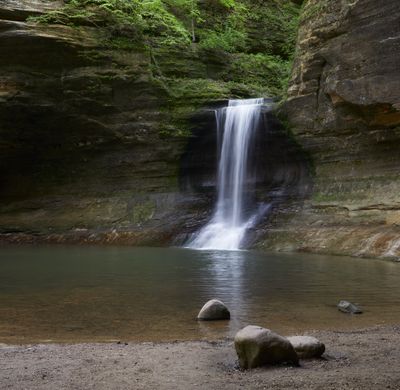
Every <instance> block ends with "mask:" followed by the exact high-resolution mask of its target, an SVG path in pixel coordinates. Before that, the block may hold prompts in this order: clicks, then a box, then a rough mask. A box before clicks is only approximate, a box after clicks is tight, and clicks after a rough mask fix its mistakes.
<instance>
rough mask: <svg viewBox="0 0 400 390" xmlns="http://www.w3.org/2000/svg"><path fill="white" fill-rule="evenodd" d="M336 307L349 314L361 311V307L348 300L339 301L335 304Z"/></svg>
mask: <svg viewBox="0 0 400 390" xmlns="http://www.w3.org/2000/svg"><path fill="white" fill-rule="evenodd" d="M337 307H338V309H339V310H340V311H341V312H343V313H349V314H361V313H362V310H361V308H359V307H358V306H356V305H355V304H354V303H351V302H348V301H340V302H339V304H338V305H337Z"/></svg>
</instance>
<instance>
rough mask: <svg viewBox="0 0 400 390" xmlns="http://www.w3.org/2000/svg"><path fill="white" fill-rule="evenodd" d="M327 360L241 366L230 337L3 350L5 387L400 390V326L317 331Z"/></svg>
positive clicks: (0, 363) (1, 384)
mask: <svg viewBox="0 0 400 390" xmlns="http://www.w3.org/2000/svg"><path fill="white" fill-rule="evenodd" d="M308 334H310V335H314V336H316V337H318V338H319V339H320V340H321V341H323V342H324V343H325V344H326V352H325V354H324V358H323V359H318V360H308V361H306V360H302V361H301V367H299V368H294V367H268V368H262V369H255V370H251V371H241V370H239V369H238V368H237V362H236V354H235V351H234V347H233V342H232V341H231V340H224V341H220V342H201V341H186V342H174V343H157V344H154V343H140V344H136V343H124V342H121V343H113V344H66V345H65V344H64V345H62V344H39V345H24V346H15V345H5V344H1V345H0V389H30V390H31V389H52V390H54V389H96V390H101V389H113V390H116V389H146V390H147V389H182V390H183V389H185V390H186V389H196V388H198V389H324V390H326V389H400V363H399V362H400V326H390V327H389V326H386V327H376V328H369V329H364V330H359V331H351V332H350V331H346V332H332V331H313V332H308Z"/></svg>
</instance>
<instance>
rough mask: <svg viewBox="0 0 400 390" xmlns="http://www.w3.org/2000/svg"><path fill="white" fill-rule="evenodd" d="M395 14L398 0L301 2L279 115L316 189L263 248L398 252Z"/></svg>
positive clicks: (399, 56) (399, 118)
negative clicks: (302, 152) (307, 161)
mask: <svg viewBox="0 0 400 390" xmlns="http://www.w3.org/2000/svg"><path fill="white" fill-rule="evenodd" d="M399 13H400V3H399V2H398V1H397V0H388V1H385V2H381V1H378V0H358V1H353V2H349V1H344V0H341V1H317V0H310V1H308V2H307V3H306V5H305V8H304V11H303V16H302V22H301V27H300V31H299V36H298V47H297V57H296V59H295V64H294V70H293V74H292V79H291V81H290V86H289V96H288V100H287V102H286V104H285V107H284V112H285V114H286V115H287V117H288V119H289V122H290V125H291V127H292V130H293V132H294V135H295V137H296V139H297V141H298V142H299V143H300V144H301V145H302V146H303V147H304V148H305V149H306V151H308V152H309V153H310V155H311V158H312V160H313V162H314V169H315V183H314V191H313V195H312V197H311V199H310V200H309V201H308V202H307V204H306V205H305V207H304V208H303V210H302V211H301V213H298V214H297V215H296V216H295V217H294V218H290V219H289V220H287V219H286V220H285V221H283V219H282V220H281V222H280V223H279V222H277V224H276V226H275V228H276V230H275V231H271V233H270V235H269V239H268V240H267V241H266V243H265V245H266V246H267V247H269V248H274V249H300V250H309V251H316V252H328V253H337V254H350V255H358V256H372V257H377V256H378V257H381V256H382V257H399V256H400V230H399V228H398V226H399V222H400V204H399V197H398V194H399V190H400V176H399V175H398V172H399V169H400V155H399V149H398V144H399V142H400V72H399V68H398V64H399V61H400V25H399V23H398V15H399Z"/></svg>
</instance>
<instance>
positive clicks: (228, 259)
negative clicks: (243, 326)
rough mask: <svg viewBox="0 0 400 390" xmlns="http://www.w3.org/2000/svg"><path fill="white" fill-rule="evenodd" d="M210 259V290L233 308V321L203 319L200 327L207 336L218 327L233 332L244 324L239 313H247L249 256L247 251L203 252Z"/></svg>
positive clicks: (208, 261)
mask: <svg viewBox="0 0 400 390" xmlns="http://www.w3.org/2000/svg"><path fill="white" fill-rule="evenodd" d="M202 255H203V257H204V259H205V260H206V261H207V263H208V266H207V271H208V272H207V277H208V278H209V280H207V281H206V283H205V284H206V286H207V293H208V295H209V297H210V299H212V298H216V299H220V300H221V301H223V302H224V303H225V304H226V305H227V306H228V308H229V310H230V312H231V320H230V321H223V322H221V323H219V324H215V323H210V322H205V323H204V322H199V330H200V331H201V333H202V334H203V335H204V336H209V335H210V334H213V331H215V328H225V329H226V330H228V331H229V332H228V333H232V332H233V331H234V330H235V329H238V328H239V327H240V321H238V313H240V314H241V316H244V317H246V316H247V314H248V313H247V307H248V305H247V304H246V301H245V300H246V294H245V293H244V288H245V286H244V282H245V280H246V278H245V277H244V272H245V269H246V261H247V260H249V259H248V253H247V251H202Z"/></svg>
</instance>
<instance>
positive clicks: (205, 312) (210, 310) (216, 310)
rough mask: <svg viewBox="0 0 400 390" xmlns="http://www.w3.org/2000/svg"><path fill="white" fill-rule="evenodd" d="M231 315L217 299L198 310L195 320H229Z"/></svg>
mask: <svg viewBox="0 0 400 390" xmlns="http://www.w3.org/2000/svg"><path fill="white" fill-rule="evenodd" d="M230 318H231V313H230V312H229V310H228V308H227V307H226V306H225V304H224V303H223V302H221V301H219V300H218V299H211V300H210V301H208V302H207V303H206V304H205V305H204V306H203V307H202V308H201V310H200V312H199V314H198V315H197V319H198V320H201V321H217V320H229V319H230Z"/></svg>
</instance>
